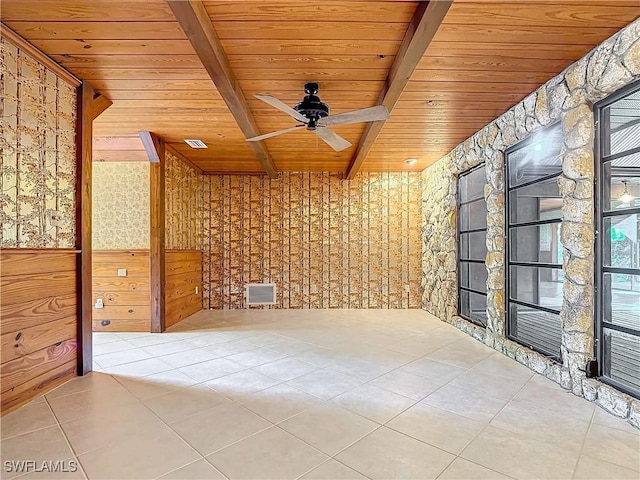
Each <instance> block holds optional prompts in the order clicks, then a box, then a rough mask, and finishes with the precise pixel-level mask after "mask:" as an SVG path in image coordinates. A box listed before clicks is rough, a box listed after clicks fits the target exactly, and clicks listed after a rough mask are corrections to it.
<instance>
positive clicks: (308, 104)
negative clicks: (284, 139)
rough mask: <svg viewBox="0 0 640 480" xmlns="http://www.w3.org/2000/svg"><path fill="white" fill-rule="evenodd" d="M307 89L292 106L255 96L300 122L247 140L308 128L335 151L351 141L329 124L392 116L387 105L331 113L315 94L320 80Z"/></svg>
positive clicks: (383, 118)
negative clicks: (334, 130)
mask: <svg viewBox="0 0 640 480" xmlns="http://www.w3.org/2000/svg"><path fill="white" fill-rule="evenodd" d="M304 91H305V93H306V94H307V95H306V96H305V97H304V99H303V100H302V101H301V102H300V103H298V104H296V105H294V106H293V108H291V107H290V106H288V105H287V104H285V103H284V102H282V101H280V100H278V99H277V98H276V97H273V96H271V95H264V94H257V95H254V97H256V98H257V99H259V100H262V101H263V102H265V103H268V104H269V105H271V106H272V107H275V108H277V109H278V110H281V111H283V112H285V113H288V114H289V115H291V116H292V117H293V118H295V119H296V120H297V121H298V122H300V125H296V126H294V127H290V128H285V129H283V130H278V131H276V132H271V133H265V134H264V135H259V136H257V137H252V138H247V141H248V142H257V141H259V140H264V139H265V138H271V137H275V136H276V135H282V134H283V133H287V132H292V131H294V130H297V129H298V128H301V127H306V128H307V130H310V131H312V132H314V133H315V134H316V135H318V136H319V137H320V138H321V139H322V140H323V141H324V142H325V143H327V144H328V145H329V146H330V147H331V148H333V149H334V150H335V151H336V152H340V151H341V150H344V149H345V148H349V147H350V146H351V143H349V142H348V141H347V140H345V139H344V138H342V137H341V136H340V135H338V134H336V133H335V132H332V131H331V130H329V128H328V127H330V126H333V125H344V124H345V123H358V122H375V121H376V120H386V119H387V118H389V111H388V110H387V107H385V106H384V105H377V106H375V107H370V108H362V109H360V110H353V111H351V112H344V113H338V114H337V115H329V105H327V104H326V103H324V102H322V101H321V100H320V97H318V96H317V95H316V94H317V93H318V84H317V83H306V84H305V86H304Z"/></svg>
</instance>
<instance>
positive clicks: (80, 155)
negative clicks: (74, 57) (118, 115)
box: [76, 82, 94, 375]
mask: <svg viewBox="0 0 640 480" xmlns="http://www.w3.org/2000/svg"><path fill="white" fill-rule="evenodd" d="M93 98H94V91H93V87H92V86H91V85H90V84H88V83H86V82H83V83H82V84H81V85H80V86H79V87H78V89H77V118H76V123H77V124H76V168H77V170H76V172H77V173H76V248H77V249H78V250H80V253H79V254H78V269H77V284H78V286H77V296H78V298H77V301H78V375H85V374H87V373H89V372H90V371H91V370H92V369H93V348H92V346H93V339H92V335H93V322H92V301H93V298H92V292H91V281H92V279H91V273H92V272H91V252H92V248H91V157H92V146H93V141H92V140H93V118H94V117H93V112H94V111H93Z"/></svg>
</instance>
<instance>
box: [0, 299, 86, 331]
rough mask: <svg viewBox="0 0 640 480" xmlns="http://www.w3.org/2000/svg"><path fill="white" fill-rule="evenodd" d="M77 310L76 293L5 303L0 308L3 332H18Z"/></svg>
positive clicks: (69, 314) (64, 316)
mask: <svg viewBox="0 0 640 480" xmlns="http://www.w3.org/2000/svg"><path fill="white" fill-rule="evenodd" d="M76 310H77V300H76V293H75V292H73V293H70V294H67V295H57V296H55V297H44V298H39V299H37V300H31V301H28V302H24V303H14V304H12V305H3V306H2V309H0V327H1V329H2V333H3V334H4V333H11V332H17V331H18V330H20V329H22V328H29V327H33V326H36V325H40V324H42V323H45V322H51V321H55V320H60V319H62V318H66V317H69V316H71V315H74V314H75V313H76Z"/></svg>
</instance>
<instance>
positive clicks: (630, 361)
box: [603, 328, 640, 392]
mask: <svg viewBox="0 0 640 480" xmlns="http://www.w3.org/2000/svg"><path fill="white" fill-rule="evenodd" d="M603 353H604V362H603V373H604V375H605V376H606V377H609V378H611V379H612V380H616V381H617V382H620V383H622V384H624V385H625V386H627V387H629V388H631V389H632V390H634V391H635V392H640V337H637V336H635V335H627V334H626V333H624V332H618V331H615V330H610V329H608V328H605V329H604V352H603Z"/></svg>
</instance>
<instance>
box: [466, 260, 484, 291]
mask: <svg viewBox="0 0 640 480" xmlns="http://www.w3.org/2000/svg"><path fill="white" fill-rule="evenodd" d="M460 286H461V287H467V288H471V289H473V290H477V291H479V292H485V293H486V292H487V267H486V266H485V264H484V263H467V262H460Z"/></svg>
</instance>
